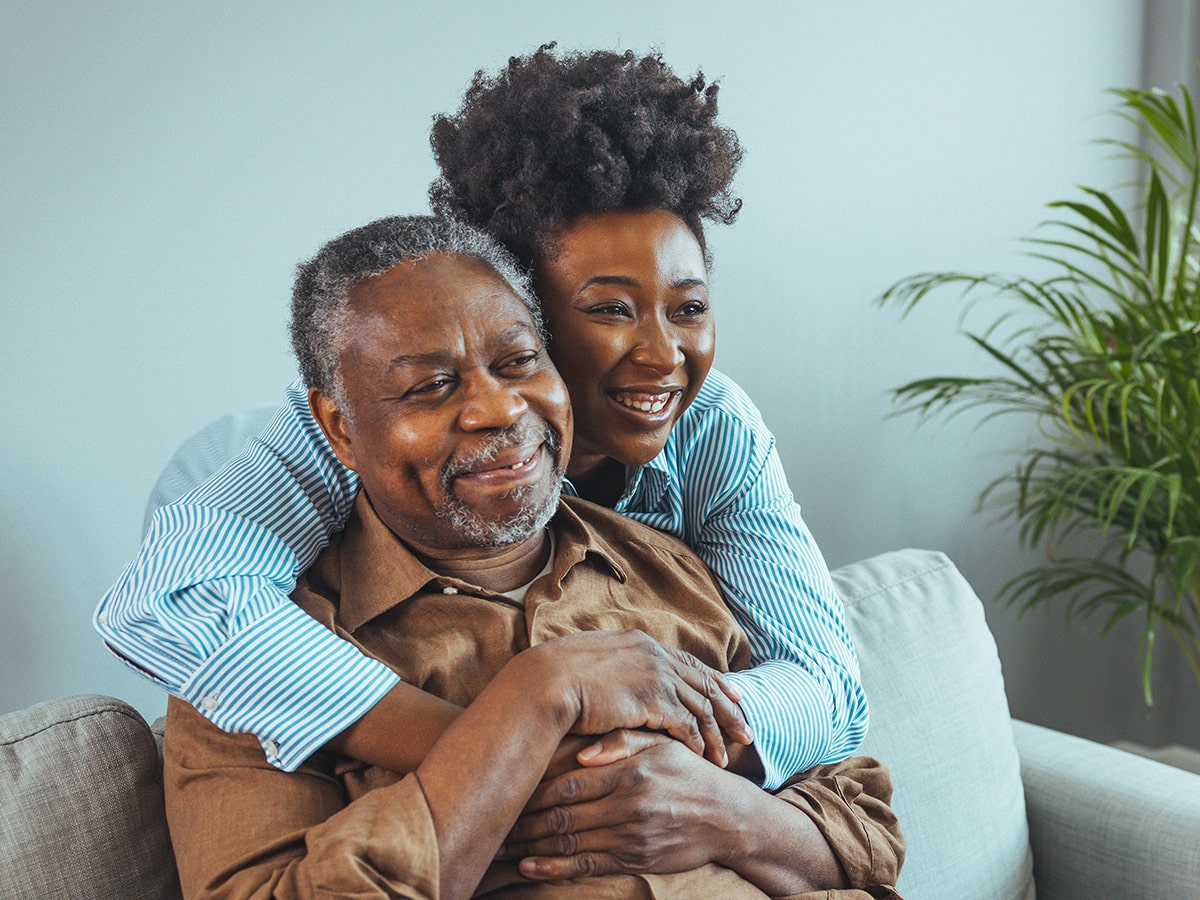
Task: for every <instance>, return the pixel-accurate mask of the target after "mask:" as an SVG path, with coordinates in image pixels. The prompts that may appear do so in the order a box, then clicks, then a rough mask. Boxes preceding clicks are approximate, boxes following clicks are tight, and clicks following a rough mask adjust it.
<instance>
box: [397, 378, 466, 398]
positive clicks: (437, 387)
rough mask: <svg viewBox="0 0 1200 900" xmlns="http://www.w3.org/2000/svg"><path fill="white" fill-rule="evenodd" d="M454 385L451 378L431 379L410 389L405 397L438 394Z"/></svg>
mask: <svg viewBox="0 0 1200 900" xmlns="http://www.w3.org/2000/svg"><path fill="white" fill-rule="evenodd" d="M453 383H454V382H453V380H452V379H450V378H445V377H438V378H431V379H429V380H428V381H422V382H421V383H420V384H418V385H417V386H416V387H411V388H409V389H408V390H407V391H406V392H405V395H406V396H414V395H415V396H422V395H427V394H436V393H438V392H439V391H441V390H444V389H445V388H447V387H448V386H450V385H451V384H453Z"/></svg>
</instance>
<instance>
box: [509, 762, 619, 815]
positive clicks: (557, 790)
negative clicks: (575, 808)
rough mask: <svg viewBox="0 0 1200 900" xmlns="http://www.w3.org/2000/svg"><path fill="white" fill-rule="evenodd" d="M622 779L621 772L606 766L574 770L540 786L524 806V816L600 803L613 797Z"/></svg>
mask: <svg viewBox="0 0 1200 900" xmlns="http://www.w3.org/2000/svg"><path fill="white" fill-rule="evenodd" d="M620 778H621V773H620V772H618V771H616V770H614V769H611V768H608V767H603V766H602V767H600V768H595V769H574V770H572V771H570V772H568V773H567V774H565V775H559V776H558V777H557V778H552V779H550V780H549V781H544V782H542V783H541V784H539V785H538V786H537V789H536V790H535V791H534V792H533V794H532V795H531V796H530V797H529V802H528V803H526V804H525V813H526V814H529V813H535V812H539V811H540V810H543V809H549V808H550V807H552V806H570V805H572V804H575V803H587V802H588V801H589V800H599V799H600V798H601V797H606V796H608V795H609V794H611V793H612V791H613V789H614V788H615V787H616V786H617V784H618V780H619V779H620Z"/></svg>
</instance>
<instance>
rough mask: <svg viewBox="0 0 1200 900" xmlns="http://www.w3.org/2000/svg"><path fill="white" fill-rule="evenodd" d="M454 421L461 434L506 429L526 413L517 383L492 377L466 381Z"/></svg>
mask: <svg viewBox="0 0 1200 900" xmlns="http://www.w3.org/2000/svg"><path fill="white" fill-rule="evenodd" d="M463 387H464V391H463V406H462V409H461V410H460V412H459V416H458V421H459V425H460V427H462V429H463V430H464V431H479V430H482V429H488V428H507V427H508V426H509V425H512V424H513V423H514V422H516V421H517V420H518V419H519V418H521V416H523V415H524V414H525V413H526V412H528V411H529V404H528V403H527V402H526V401H525V396H524V394H523V393H522V391H521V385H520V383H519V382H513V381H509V380H506V379H503V378H497V377H496V376H495V375H494V374H492V373H490V372H489V373H487V374H483V375H476V376H474V377H471V378H468V379H467V380H466V383H465V384H464V386H463Z"/></svg>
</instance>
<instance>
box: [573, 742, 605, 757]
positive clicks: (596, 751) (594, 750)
mask: <svg viewBox="0 0 1200 900" xmlns="http://www.w3.org/2000/svg"><path fill="white" fill-rule="evenodd" d="M603 749H604V745H603V744H601V743H600V742H599V741H597V742H596V743H594V744H592V745H591V746H588V747H584V748H583V749H582V750H580V751H579V752H578V753H577V754H575V758H576V759H578V760H579V761H580V762H586V761H587V760H589V759H593V758H594V757H597V756H599V755H600V751H601V750H603Z"/></svg>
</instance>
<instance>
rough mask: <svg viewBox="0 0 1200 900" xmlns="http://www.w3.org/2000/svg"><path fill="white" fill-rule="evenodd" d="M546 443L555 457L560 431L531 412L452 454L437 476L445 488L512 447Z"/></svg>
mask: <svg viewBox="0 0 1200 900" xmlns="http://www.w3.org/2000/svg"><path fill="white" fill-rule="evenodd" d="M541 443H545V444H546V446H547V447H548V448H549V449H550V452H551V453H553V454H554V457H555V460H557V459H558V453H559V451H560V450H561V449H562V435H561V434H559V432H558V431H557V430H556V429H555V428H554V427H553V426H552V425H551V424H550V423H549V422H547V421H546V420H545V419H540V418H537V417H535V416H530V417H527V418H524V419H521V420H520V421H519V422H515V423H514V424H512V425H509V426H508V427H507V428H504V429H501V430H500V431H497V432H495V433H493V434H492V435H491V436H490V437H488V439H487V440H486V441H484V443H482V444H481V445H479V446H478V447H476V448H475V449H473V450H472V451H470V452H469V453H461V454H458V455H456V456H453V457H451V458H450V459H448V460H447V461H446V463H445V465H443V466H442V471H441V474H440V476H439V477H440V480H441V483H442V487H443V489H445V490H447V491H448V490H449V489H450V484H451V482H452V481H453V480H454V479H455V478H457V477H458V476H460V475H465V474H467V473H468V472H473V471H476V470H477V469H479V468H480V467H481V466H484V465H486V464H487V463H490V462H492V461H494V460H495V459H497V458H498V457H499V456H500V454H502V453H504V452H505V451H507V450H511V449H513V448H514V447H522V446H529V445H530V444H541Z"/></svg>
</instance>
